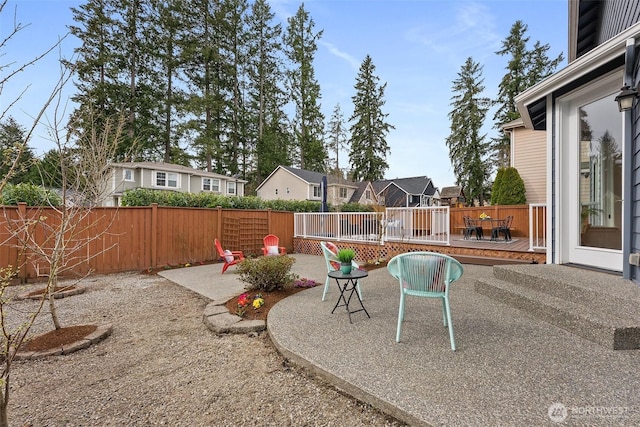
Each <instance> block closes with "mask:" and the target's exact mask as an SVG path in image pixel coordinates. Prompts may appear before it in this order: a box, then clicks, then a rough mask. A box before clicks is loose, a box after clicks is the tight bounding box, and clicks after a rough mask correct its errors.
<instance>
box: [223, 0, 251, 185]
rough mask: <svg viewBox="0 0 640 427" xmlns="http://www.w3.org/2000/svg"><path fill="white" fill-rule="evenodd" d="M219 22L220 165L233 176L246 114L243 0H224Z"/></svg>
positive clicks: (245, 43) (245, 125)
mask: <svg viewBox="0 0 640 427" xmlns="http://www.w3.org/2000/svg"><path fill="white" fill-rule="evenodd" d="M223 4H224V5H225V8H224V11H225V14H224V17H223V22H225V23H226V26H225V30H226V31H224V33H223V34H224V44H223V46H224V48H225V50H226V52H227V60H228V63H229V64H228V73H227V74H228V80H227V82H228V92H229V96H228V99H229V103H228V106H227V109H226V110H227V112H228V113H227V115H228V119H227V123H228V131H227V138H226V140H225V141H224V143H223V149H224V156H223V158H224V169H225V171H227V172H229V173H231V174H233V175H235V176H243V177H244V176H245V174H244V173H243V174H241V175H239V172H240V169H239V167H238V161H239V159H240V156H241V153H242V151H243V149H244V147H243V141H244V135H245V133H246V130H247V123H248V117H247V112H246V106H245V102H244V92H245V85H246V73H247V67H248V64H247V58H248V57H247V27H246V25H245V21H246V14H247V10H248V8H249V6H248V4H247V1H246V0H226V1H225V2H223Z"/></svg>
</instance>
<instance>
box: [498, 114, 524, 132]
mask: <svg viewBox="0 0 640 427" xmlns="http://www.w3.org/2000/svg"><path fill="white" fill-rule="evenodd" d="M500 127H501V128H502V130H511V129H515V128H522V127H524V120H522V117H518V118H517V119H515V120H511V121H510V122H507V123H504V124H502V125H500Z"/></svg>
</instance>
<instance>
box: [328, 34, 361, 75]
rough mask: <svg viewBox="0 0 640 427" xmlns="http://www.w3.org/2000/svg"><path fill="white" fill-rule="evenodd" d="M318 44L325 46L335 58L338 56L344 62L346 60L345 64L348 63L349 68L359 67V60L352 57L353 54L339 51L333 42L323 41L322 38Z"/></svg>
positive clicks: (355, 68) (356, 68)
mask: <svg viewBox="0 0 640 427" xmlns="http://www.w3.org/2000/svg"><path fill="white" fill-rule="evenodd" d="M318 44H320V45H322V46H324V47H326V48H327V50H328V51H329V53H330V54H331V55H333V56H335V57H337V58H340V59H342V60H344V61H345V62H347V64H349V66H350V67H351V68H353V69H354V70H358V69H359V68H360V61H358V60H357V59H356V58H354V57H353V56H351V55H349V54H348V53H346V52H343V51H341V50H340V49H338V48H337V47H336V46H335V45H334V44H332V43H328V42H324V41H322V40H321V41H319V42H318Z"/></svg>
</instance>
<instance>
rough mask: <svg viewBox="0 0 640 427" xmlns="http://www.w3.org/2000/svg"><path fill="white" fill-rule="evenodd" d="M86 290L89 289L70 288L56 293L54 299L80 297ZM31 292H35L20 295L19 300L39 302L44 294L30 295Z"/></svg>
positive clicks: (81, 287) (80, 287) (82, 287)
mask: <svg viewBox="0 0 640 427" xmlns="http://www.w3.org/2000/svg"><path fill="white" fill-rule="evenodd" d="M86 289H87V288H85V287H84V286H70V287H69V288H68V289H64V290H62V291H58V292H55V293H54V294H53V298H55V299H60V298H66V297H70V296H72V295H79V294H82V293H84V291H85V290H86ZM31 292H33V291H29V292H25V293H22V294H20V295H18V296H17V298H18V299H19V300H22V299H33V300H39V299H41V298H42V294H38V295H29V294H30V293H31Z"/></svg>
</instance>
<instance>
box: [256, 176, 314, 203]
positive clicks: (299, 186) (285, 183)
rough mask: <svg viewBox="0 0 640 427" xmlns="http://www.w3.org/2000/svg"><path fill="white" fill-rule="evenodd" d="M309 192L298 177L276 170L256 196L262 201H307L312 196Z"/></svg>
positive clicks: (307, 187) (308, 188)
mask: <svg viewBox="0 0 640 427" xmlns="http://www.w3.org/2000/svg"><path fill="white" fill-rule="evenodd" d="M309 191H310V187H309V185H308V184H307V183H306V182H304V181H303V180H301V179H300V178H299V177H297V176H295V175H293V174H292V173H290V172H288V171H287V170H285V169H278V170H277V171H276V172H275V173H274V174H273V176H272V177H271V178H270V179H269V180H268V181H267V182H265V183H264V185H263V186H262V187H261V188H260V189H259V190H258V192H257V194H258V197H260V198H261V199H264V200H278V199H281V200H307V199H308V198H309V197H310V196H313V193H309ZM318 200H319V199H318Z"/></svg>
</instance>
